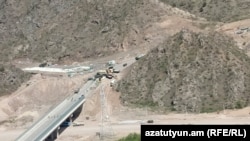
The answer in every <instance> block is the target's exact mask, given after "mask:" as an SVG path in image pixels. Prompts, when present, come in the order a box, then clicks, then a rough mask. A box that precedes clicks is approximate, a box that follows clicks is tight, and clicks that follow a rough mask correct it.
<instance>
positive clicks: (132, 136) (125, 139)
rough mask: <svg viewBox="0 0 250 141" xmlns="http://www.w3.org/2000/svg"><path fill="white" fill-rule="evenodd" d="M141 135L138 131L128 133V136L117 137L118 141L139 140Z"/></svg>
mask: <svg viewBox="0 0 250 141" xmlns="http://www.w3.org/2000/svg"><path fill="white" fill-rule="evenodd" d="M140 140H141V135H140V134H138V133H130V134H129V135H128V136H126V137H123V138H121V139H119V140H118V141H140Z"/></svg>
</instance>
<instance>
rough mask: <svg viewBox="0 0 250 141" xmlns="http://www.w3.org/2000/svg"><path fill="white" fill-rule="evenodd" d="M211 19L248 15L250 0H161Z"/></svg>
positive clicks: (238, 17) (221, 19)
mask: <svg viewBox="0 0 250 141" xmlns="http://www.w3.org/2000/svg"><path fill="white" fill-rule="evenodd" d="M161 1H162V2H165V3H167V4H170V5H172V6H174V7H178V8H181V9H183V10H186V11H189V12H190V13H193V14H195V15H197V16H200V17H204V18H206V19H208V20H212V21H220V22H230V21H237V20H241V19H246V18H249V17H250V10H249V7H250V0H161Z"/></svg>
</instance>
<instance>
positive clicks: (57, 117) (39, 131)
mask: <svg viewBox="0 0 250 141" xmlns="http://www.w3.org/2000/svg"><path fill="white" fill-rule="evenodd" d="M134 62H135V59H127V60H125V62H124V63H127V66H129V65H131V64H132V63H134ZM124 63H120V64H117V65H115V66H114V68H115V69H117V70H120V71H122V70H123V69H124V68H125V67H124V66H123V64H124ZM95 83H96V81H87V83H86V84H85V85H84V86H83V87H82V88H81V89H80V90H79V92H78V93H77V94H74V95H72V96H70V97H68V98H66V99H65V100H64V101H63V102H61V103H60V104H59V105H57V106H56V107H55V108H54V109H52V110H51V111H50V112H49V113H48V114H46V115H45V116H43V117H42V118H40V120H38V121H37V122H36V123H34V124H33V125H32V126H31V127H30V128H29V129H28V130H27V131H25V132H24V133H23V134H21V135H20V136H19V137H18V138H17V141H32V140H34V141H40V140H41V141H42V140H45V139H46V138H47V137H48V136H49V135H50V134H51V133H52V132H53V131H55V130H56V129H57V128H58V127H59V126H60V124H62V122H64V121H65V120H66V119H67V118H68V117H69V116H70V115H71V114H72V113H73V112H74V111H75V110H76V109H77V108H78V107H79V106H80V105H81V104H83V103H84V102H85V97H88V95H89V93H90V91H91V89H90V88H91V86H93V85H95Z"/></svg>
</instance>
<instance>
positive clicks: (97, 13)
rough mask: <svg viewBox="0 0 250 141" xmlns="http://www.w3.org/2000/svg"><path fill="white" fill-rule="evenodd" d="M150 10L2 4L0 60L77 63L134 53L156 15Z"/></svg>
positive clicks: (117, 4) (124, 1) (93, 4)
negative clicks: (143, 33) (114, 54)
mask: <svg viewBox="0 0 250 141" xmlns="http://www.w3.org/2000/svg"><path fill="white" fill-rule="evenodd" d="M149 9H154V5H152V4H151V3H149V2H148V1H144V0H109V1H104V0H98V1H97V0H92V1H90V0H70V1H69V0H53V1H51V0H42V1H41V0H15V1H14V0H8V1H6V0H0V49H1V52H0V60H6V61H8V60H10V59H17V58H29V59H34V60H36V61H44V60H49V61H54V62H58V61H59V62H60V61H64V60H77V61H81V60H84V59H85V58H88V57H96V56H104V55H109V54H113V53H114V52H117V51H122V50H124V49H126V48H133V47H135V46H136V42H137V41H138V40H140V39H139V38H140V37H137V36H138V35H137V34H138V32H140V29H141V28H142V27H143V26H146V24H145V23H148V22H150V21H153V20H155V19H157V17H158V16H159V14H160V12H159V8H156V9H158V10H157V11H154V10H149ZM127 37H128V38H127Z"/></svg>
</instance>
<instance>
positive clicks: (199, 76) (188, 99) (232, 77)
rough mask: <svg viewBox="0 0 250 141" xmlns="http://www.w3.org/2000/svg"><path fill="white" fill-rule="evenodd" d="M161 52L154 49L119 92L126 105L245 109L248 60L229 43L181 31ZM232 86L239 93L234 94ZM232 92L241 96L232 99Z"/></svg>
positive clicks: (222, 38) (217, 37)
mask: <svg viewBox="0 0 250 141" xmlns="http://www.w3.org/2000/svg"><path fill="white" fill-rule="evenodd" d="M160 47H161V48H164V49H165V52H164V53H163V52H161V51H160V50H159V49H155V50H153V51H152V53H153V54H150V55H147V56H145V58H143V59H141V60H140V62H139V61H138V62H137V63H136V64H135V65H134V68H133V70H132V71H131V72H130V73H129V74H128V76H127V77H126V78H125V79H124V81H123V83H122V84H123V85H120V87H119V88H118V89H119V90H120V92H121V93H122V95H121V97H122V99H123V100H124V101H126V102H127V103H128V105H130V104H132V105H137V106H140V107H141V106H142V107H152V108H153V109H157V108H158V109H165V110H168V111H169V110H170V111H176V112H180V111H185V110H184V109H183V108H184V107H186V110H187V111H188V112H217V111H218V110H222V109H223V105H222V104H221V103H227V106H226V107H225V108H226V109H228V108H243V107H244V106H246V105H248V104H249V97H248V95H247V93H249V92H250V88H249V87H248V84H249V83H250V77H249V75H250V73H249V71H248V70H249V69H250V65H249V63H250V59H249V58H247V57H246V55H245V54H244V53H242V52H240V51H238V48H237V47H236V46H235V44H234V42H233V41H232V40H231V38H228V37H226V36H224V35H221V34H218V33H209V34H208V35H205V34H202V33H199V34H196V33H192V32H187V33H185V32H180V33H177V35H174V36H173V37H171V38H169V39H168V40H166V41H165V42H163V43H162V44H161V45H160ZM154 54H155V56H154ZM221 56H226V57H227V59H224V58H223V57H221ZM236 60H237V62H236ZM197 62H198V63H197ZM145 64H147V65H146V66H147V67H145ZM148 64H150V65H148ZM142 66H143V67H142ZM140 68H141V69H140ZM139 69H140V71H137V70H139ZM228 70H231V71H228ZM135 72H136V73H135ZM166 72H167V73H166ZM239 78H242V79H239ZM137 80H140V81H137ZM134 82H136V83H134ZM242 82H243V83H244V84H243V83H242ZM127 84H129V85H127ZM234 87H238V88H243V89H241V90H238V91H234ZM235 93H238V94H239V95H240V96H239V97H237V98H236V97H235V98H234V95H235ZM141 96H143V97H144V98H141ZM247 99H248V100H247ZM152 101H156V102H155V103H154V102H152ZM237 101H238V102H237ZM172 102H174V104H173V103H172ZM158 103H161V104H162V106H159V105H158ZM166 107H167V108H166Z"/></svg>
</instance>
